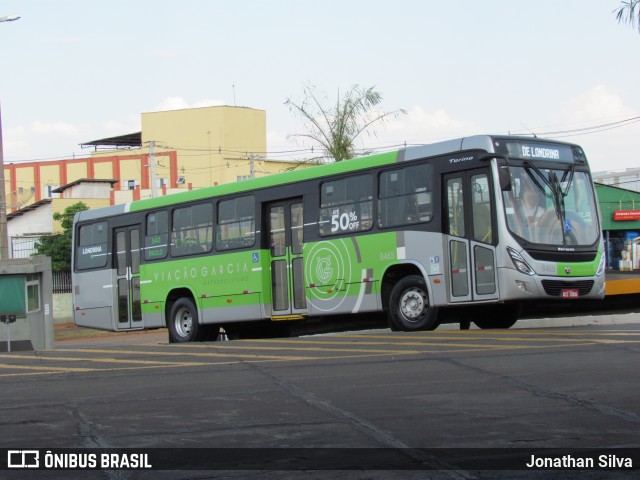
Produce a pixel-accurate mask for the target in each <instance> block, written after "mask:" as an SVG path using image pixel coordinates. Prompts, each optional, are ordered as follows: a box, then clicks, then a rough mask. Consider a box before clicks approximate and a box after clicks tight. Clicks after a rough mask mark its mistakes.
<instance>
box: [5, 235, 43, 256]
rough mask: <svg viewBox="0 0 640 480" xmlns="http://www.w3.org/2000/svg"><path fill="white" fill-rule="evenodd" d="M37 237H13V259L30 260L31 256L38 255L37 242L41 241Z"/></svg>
mask: <svg viewBox="0 0 640 480" xmlns="http://www.w3.org/2000/svg"><path fill="white" fill-rule="evenodd" d="M40 237H41V236H40V235H38V236H37V237H36V236H34V237H27V236H25V237H11V242H10V244H11V258H29V257H30V256H31V255H35V254H37V253H38V251H37V250H36V242H37V241H38V240H40Z"/></svg>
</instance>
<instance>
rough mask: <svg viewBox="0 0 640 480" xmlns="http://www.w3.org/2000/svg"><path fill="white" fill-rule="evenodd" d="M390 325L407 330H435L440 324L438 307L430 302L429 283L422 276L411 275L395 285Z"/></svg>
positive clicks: (390, 304) (390, 307) (391, 299)
mask: <svg viewBox="0 0 640 480" xmlns="http://www.w3.org/2000/svg"><path fill="white" fill-rule="evenodd" d="M389 326H390V327H391V329H392V330H402V331H405V332H412V331H416V330H434V329H435V328H436V327H437V326H438V309H437V308H436V307H432V306H431V305H430V304H429V295H428V293H427V285H426V284H425V282H424V279H423V278H422V277H421V276H419V275H409V276H408V277H404V278H402V279H401V280H400V281H398V283H396V284H395V285H394V286H393V289H392V290H391V295H390V297H389Z"/></svg>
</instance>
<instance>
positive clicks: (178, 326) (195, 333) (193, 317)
mask: <svg viewBox="0 0 640 480" xmlns="http://www.w3.org/2000/svg"><path fill="white" fill-rule="evenodd" d="M167 327H168V328H169V341H170V342H171V343H184V342H197V341H199V340H200V339H201V336H202V334H204V333H206V332H205V329H204V328H203V327H202V326H201V325H199V324H198V309H197V308H196V306H195V305H194V304H193V302H192V301H191V300H190V299H188V298H180V299H178V300H177V301H176V302H175V303H174V304H173V306H172V307H171V311H170V312H169V322H168V325H167Z"/></svg>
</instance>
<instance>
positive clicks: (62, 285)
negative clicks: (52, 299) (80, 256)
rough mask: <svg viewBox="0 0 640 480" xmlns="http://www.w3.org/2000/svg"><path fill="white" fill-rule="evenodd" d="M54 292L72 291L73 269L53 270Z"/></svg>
mask: <svg viewBox="0 0 640 480" xmlns="http://www.w3.org/2000/svg"><path fill="white" fill-rule="evenodd" d="M52 276H53V293H71V271H70V270H65V271H62V272H52Z"/></svg>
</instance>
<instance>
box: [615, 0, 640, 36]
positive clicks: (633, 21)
mask: <svg viewBox="0 0 640 480" xmlns="http://www.w3.org/2000/svg"><path fill="white" fill-rule="evenodd" d="M620 3H621V6H620V7H618V8H617V9H615V10H614V11H613V13H615V14H616V18H617V19H618V22H619V23H627V24H629V25H630V26H631V27H633V26H634V25H635V26H636V28H637V29H638V32H640V0H621V2H620Z"/></svg>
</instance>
